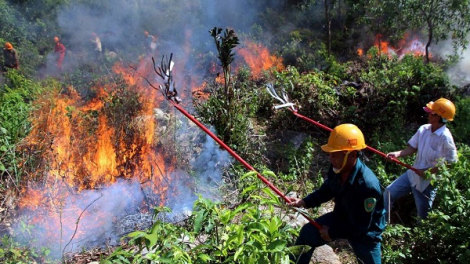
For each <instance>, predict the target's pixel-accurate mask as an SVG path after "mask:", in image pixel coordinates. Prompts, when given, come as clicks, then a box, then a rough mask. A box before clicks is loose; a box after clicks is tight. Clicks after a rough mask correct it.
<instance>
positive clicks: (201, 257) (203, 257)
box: [197, 254, 213, 262]
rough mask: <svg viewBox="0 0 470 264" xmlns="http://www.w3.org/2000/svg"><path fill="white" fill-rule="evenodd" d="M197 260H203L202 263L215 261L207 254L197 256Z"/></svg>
mask: <svg viewBox="0 0 470 264" xmlns="http://www.w3.org/2000/svg"><path fill="white" fill-rule="evenodd" d="M197 258H198V259H200V260H202V261H205V262H208V261H212V260H213V259H212V258H211V257H210V256H209V255H207V254H199V255H197Z"/></svg>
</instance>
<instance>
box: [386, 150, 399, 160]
mask: <svg viewBox="0 0 470 264" xmlns="http://www.w3.org/2000/svg"><path fill="white" fill-rule="evenodd" d="M398 157H400V151H394V152H390V153H388V154H387V158H389V159H396V158H398Z"/></svg>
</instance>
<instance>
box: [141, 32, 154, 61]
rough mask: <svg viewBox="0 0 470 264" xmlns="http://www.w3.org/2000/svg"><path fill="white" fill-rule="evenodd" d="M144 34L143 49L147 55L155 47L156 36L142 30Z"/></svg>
mask: <svg viewBox="0 0 470 264" xmlns="http://www.w3.org/2000/svg"><path fill="white" fill-rule="evenodd" d="M144 34H145V51H146V52H147V55H150V54H152V53H153V52H154V51H155V49H156V48H157V38H156V37H155V36H153V35H150V34H149V32H148V31H144Z"/></svg>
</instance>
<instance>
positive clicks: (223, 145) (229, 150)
mask: <svg viewBox="0 0 470 264" xmlns="http://www.w3.org/2000/svg"><path fill="white" fill-rule="evenodd" d="M168 101H170V102H171V104H172V105H173V106H174V107H175V108H176V109H178V110H179V111H180V112H181V113H182V114H183V115H185V116H186V117H187V118H189V119H190V120H191V121H193V123H194V124H196V125H197V126H198V127H199V128H201V129H202V130H203V131H204V132H206V133H207V134H208V135H209V136H210V137H211V138H213V139H214V140H215V141H216V142H217V143H218V144H219V145H220V146H222V147H223V148H224V149H225V150H227V151H228V153H230V155H232V156H233V157H234V158H235V159H236V160H238V161H239V162H240V163H241V164H243V166H245V167H246V168H247V169H249V170H251V171H255V172H256V173H257V174H256V175H257V176H258V178H259V179H260V180H261V181H263V182H264V183H265V184H266V185H267V186H268V187H269V188H271V190H273V191H274V192H275V193H276V194H277V195H279V196H280V197H281V198H282V199H284V201H286V202H288V203H289V202H290V199H289V198H287V197H286V196H285V195H284V194H283V193H282V192H281V191H279V190H278V189H277V188H276V187H275V186H274V185H273V184H272V183H271V182H269V181H268V180H267V179H266V178H265V177H263V176H262V175H261V174H260V173H259V172H257V171H256V170H255V169H254V168H253V167H252V166H251V165H250V164H248V162H246V161H245V160H244V159H242V158H241V157H240V156H239V155H238V154H237V153H235V152H234V151H233V150H232V149H231V148H230V147H229V146H227V145H226V144H225V143H224V142H223V141H222V140H221V139H220V138H218V137H217V136H216V135H215V134H214V133H212V132H211V131H210V130H209V129H208V128H207V127H205V126H204V125H203V124H202V123H201V122H199V121H198V120H197V119H196V118H194V116H192V115H191V114H189V113H188V112H186V110H184V109H183V108H182V107H181V106H179V105H178V104H177V103H176V102H174V101H173V100H168ZM299 213H300V214H301V215H303V216H304V217H305V218H306V219H307V220H308V221H309V222H310V223H311V224H312V225H314V226H315V227H316V228H317V229H321V228H322V227H321V225H320V224H318V223H317V222H315V221H314V220H313V219H311V218H310V217H308V216H307V215H305V214H303V213H301V212H299Z"/></svg>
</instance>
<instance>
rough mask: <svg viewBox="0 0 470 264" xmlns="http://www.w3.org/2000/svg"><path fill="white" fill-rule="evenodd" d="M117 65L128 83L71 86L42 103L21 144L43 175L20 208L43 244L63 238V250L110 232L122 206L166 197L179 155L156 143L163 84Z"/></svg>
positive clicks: (36, 174)
mask: <svg viewBox="0 0 470 264" xmlns="http://www.w3.org/2000/svg"><path fill="white" fill-rule="evenodd" d="M114 71H115V72H116V73H118V74H120V75H121V76H122V78H123V79H124V82H116V83H113V82H109V83H107V84H106V85H95V86H94V87H92V88H91V89H90V91H87V92H84V91H81V93H82V94H83V95H81V93H80V92H77V91H76V89H74V87H68V88H67V89H66V91H60V92H58V91H56V92H55V93H54V94H46V95H44V96H43V97H42V98H41V99H40V100H39V101H37V102H36V104H37V105H39V106H40V107H39V108H38V109H37V110H36V111H35V113H34V116H35V119H34V120H32V122H33V127H34V129H33V130H32V131H31V133H30V134H29V136H28V137H27V138H26V141H25V143H24V146H23V149H24V150H25V151H27V152H29V153H30V154H31V156H34V160H35V162H36V163H37V164H36V166H35V169H34V171H30V172H28V173H29V174H30V175H31V179H41V180H40V181H35V183H30V184H29V186H28V188H27V189H24V190H23V194H22V198H21V201H20V202H19V207H20V211H21V212H22V215H23V216H26V217H24V219H23V220H24V221H25V222H26V223H27V224H29V225H40V228H39V230H41V232H44V235H43V236H42V237H41V240H43V243H45V244H47V243H48V242H51V243H58V242H57V241H59V242H60V244H61V249H64V246H65V244H66V243H67V242H68V241H70V242H71V241H72V240H73V241H74V242H75V241H83V240H86V239H87V237H83V236H89V235H90V234H98V235H99V234H100V232H97V230H101V232H104V231H103V230H106V228H105V227H108V226H110V225H111V223H112V222H113V221H114V220H115V218H116V217H118V216H119V215H118V214H117V212H120V213H126V212H127V213H130V212H135V211H136V210H146V208H149V207H151V206H159V205H164V204H165V202H166V199H167V197H166V196H167V191H168V188H170V185H171V181H172V178H171V177H169V175H170V173H171V171H173V170H174V165H173V163H174V158H173V157H171V156H165V155H164V154H163V153H165V152H164V151H162V150H161V149H159V148H158V147H157V146H156V144H155V143H156V142H157V141H158V139H156V136H157V135H156V133H155V128H156V126H157V124H156V121H155V118H153V111H154V108H156V107H158V105H156V104H157V103H158V102H159V100H157V99H156V95H157V91H155V90H154V89H148V87H145V86H144V85H139V80H138V74H143V73H139V72H138V74H136V72H134V71H133V70H132V69H130V68H129V70H127V69H125V68H124V67H122V65H120V64H117V65H115V67H114ZM141 81H142V80H140V82H141ZM89 97H91V98H89ZM123 98H126V101H123V100H122V99H123ZM25 167H26V166H25ZM145 190H149V191H147V192H145ZM144 193H145V196H146V197H145V198H146V199H143V195H144ZM146 203H147V204H146ZM117 208H119V210H116V209H117ZM109 210H111V211H109ZM27 212H30V213H27ZM32 212H34V213H32ZM59 227H60V228H59ZM58 229H60V230H58ZM90 232H91V233H90ZM38 233H40V232H38ZM77 245H81V244H80V243H79V242H75V246H77ZM70 249H71V248H70V247H69V248H68V250H70Z"/></svg>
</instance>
